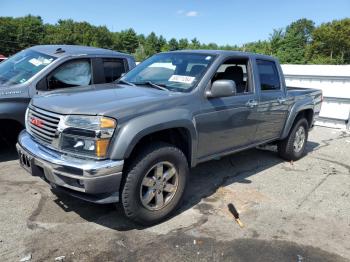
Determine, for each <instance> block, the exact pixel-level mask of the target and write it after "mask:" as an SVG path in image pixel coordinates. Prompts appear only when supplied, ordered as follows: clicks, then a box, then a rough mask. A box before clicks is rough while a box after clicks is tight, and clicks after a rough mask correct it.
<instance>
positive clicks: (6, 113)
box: [0, 98, 30, 126]
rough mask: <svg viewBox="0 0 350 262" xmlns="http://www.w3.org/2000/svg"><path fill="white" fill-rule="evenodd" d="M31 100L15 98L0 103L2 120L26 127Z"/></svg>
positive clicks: (0, 118)
mask: <svg viewBox="0 0 350 262" xmlns="http://www.w3.org/2000/svg"><path fill="white" fill-rule="evenodd" d="M29 101H30V98H15V99H11V100H10V99H8V100H5V101H0V120H3V119H7V120H15V121H17V122H18V123H20V124H21V125H23V126H24V115H25V111H26V109H27V107H28V103H29Z"/></svg>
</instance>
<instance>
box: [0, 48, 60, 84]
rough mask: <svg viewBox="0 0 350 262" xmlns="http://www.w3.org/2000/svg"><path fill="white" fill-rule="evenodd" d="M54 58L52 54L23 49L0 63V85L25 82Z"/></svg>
mask: <svg viewBox="0 0 350 262" xmlns="http://www.w3.org/2000/svg"><path fill="white" fill-rule="evenodd" d="M54 60H55V57H53V56H49V55H45V54H42V53H39V52H36V51H33V50H23V51H21V52H19V53H17V54H15V55H14V56H12V57H10V58H9V59H7V60H6V61H4V62H2V63H0V85H15V84H22V83H25V82H26V81H27V80H28V79H29V78H31V77H32V76H34V75H35V74H36V73H38V72H40V71H41V70H42V69H43V68H45V67H46V66H47V65H49V64H50V63H52V61H54Z"/></svg>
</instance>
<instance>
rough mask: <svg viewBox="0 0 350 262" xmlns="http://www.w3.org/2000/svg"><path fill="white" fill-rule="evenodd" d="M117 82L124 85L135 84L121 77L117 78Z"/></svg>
mask: <svg viewBox="0 0 350 262" xmlns="http://www.w3.org/2000/svg"><path fill="white" fill-rule="evenodd" d="M119 83H122V84H126V85H129V86H135V84H133V83H130V82H128V81H126V80H123V79H119V80H118V82H117V84H119Z"/></svg>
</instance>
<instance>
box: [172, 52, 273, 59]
mask: <svg viewBox="0 0 350 262" xmlns="http://www.w3.org/2000/svg"><path fill="white" fill-rule="evenodd" d="M169 53H191V54H206V55H220V56H245V57H256V58H262V59H263V58H265V59H270V60H271V59H274V60H277V59H276V58H275V57H273V56H268V55H262V54H256V53H251V52H242V51H230V50H207V49H195V50H190V49H189V50H176V51H171V52H169Z"/></svg>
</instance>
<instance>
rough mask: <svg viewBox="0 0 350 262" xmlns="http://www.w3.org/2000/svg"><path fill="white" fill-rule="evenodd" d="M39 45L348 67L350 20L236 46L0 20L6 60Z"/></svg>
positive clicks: (302, 22) (83, 25)
mask: <svg viewBox="0 0 350 262" xmlns="http://www.w3.org/2000/svg"><path fill="white" fill-rule="evenodd" d="M40 44H73V45H87V46H96V47H102V48H108V49H113V50H118V51H121V52H126V53H130V54H133V55H134V56H135V57H136V60H137V61H142V60H144V59H145V58H147V57H149V56H151V55H153V54H155V53H158V52H161V51H169V50H179V49H221V50H237V51H248V52H255V53H260V54H267V55H273V56H276V57H278V58H279V59H280V61H281V63H290V64H349V63H350V18H345V19H341V20H334V21H331V22H327V23H323V24H321V25H319V26H316V25H315V23H314V22H313V21H312V20H308V19H305V18H303V19H299V20H297V21H295V22H293V23H291V24H290V25H288V26H286V27H285V28H280V29H274V30H273V32H272V33H271V34H270V36H269V38H268V39H267V40H263V41H261V40H260V41H256V42H250V43H246V44H243V45H241V46H238V45H217V44H215V43H208V44H205V43H201V42H200V41H199V40H198V39H197V38H193V39H191V40H188V39H186V38H181V39H175V38H171V39H169V40H167V39H166V38H164V37H163V36H162V35H159V36H158V35H156V34H155V33H154V32H152V33H150V34H149V35H147V36H145V35H143V34H138V33H136V32H135V30H133V29H132V28H130V29H126V30H123V31H120V32H111V31H110V30H108V28H107V27H106V26H94V25H91V24H90V23H88V22H75V21H73V20H72V19H67V20H58V22H57V23H56V24H48V23H44V22H43V20H42V18H41V17H40V16H32V15H28V16H24V17H18V18H13V17H0V54H3V55H6V56H9V55H12V54H14V53H16V52H18V51H20V50H22V49H24V48H27V47H30V46H33V45H40Z"/></svg>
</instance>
